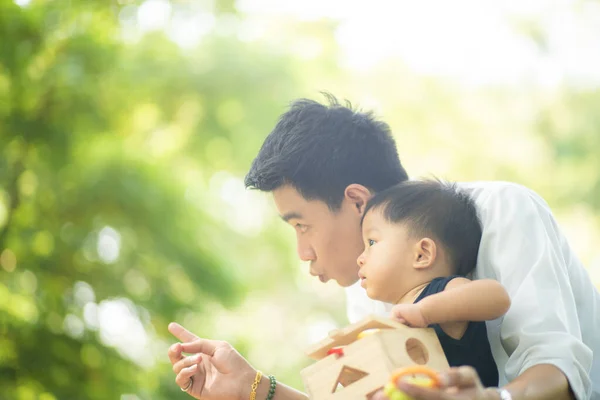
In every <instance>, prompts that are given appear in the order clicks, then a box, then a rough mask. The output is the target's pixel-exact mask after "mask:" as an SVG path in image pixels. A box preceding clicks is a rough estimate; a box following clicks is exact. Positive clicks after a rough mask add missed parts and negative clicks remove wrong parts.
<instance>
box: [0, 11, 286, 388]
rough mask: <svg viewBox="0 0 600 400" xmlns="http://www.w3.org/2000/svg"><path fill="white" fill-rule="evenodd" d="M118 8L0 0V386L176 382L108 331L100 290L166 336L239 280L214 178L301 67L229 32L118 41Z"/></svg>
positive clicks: (252, 146)
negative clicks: (195, 43) (172, 324)
mask: <svg viewBox="0 0 600 400" xmlns="http://www.w3.org/2000/svg"><path fill="white" fill-rule="evenodd" d="M61 3H62V4H61ZM225 8H228V7H225ZM119 12H120V6H119V5H118V4H117V3H114V2H113V3H112V4H111V3H110V2H108V1H95V2H94V1H70V2H68V3H65V2H51V1H48V2H45V1H37V2H35V1H34V2H33V3H31V4H29V5H28V6H27V7H19V6H18V5H16V4H15V3H14V2H13V1H12V0H2V1H1V2H0V121H1V123H0V149H1V156H0V199H1V200H2V203H1V205H0V208H1V209H2V213H0V216H1V217H2V218H0V253H1V254H2V266H3V268H2V269H0V388H1V390H0V398H7V399H16V398H19V399H29V398H42V397H39V396H41V395H42V394H44V393H45V394H46V396H47V397H46V398H57V399H81V398H88V399H111V398H119V396H120V395H121V394H122V393H138V394H139V395H140V396H143V397H145V398H153V399H158V398H167V397H169V398H173V397H174V396H175V395H176V394H177V393H178V395H179V396H185V395H183V394H181V392H180V391H179V390H178V388H177V387H176V386H175V385H174V384H173V383H172V376H171V375H170V374H168V373H167V374H165V371H168V367H166V368H163V369H161V370H160V372H161V374H162V375H161V376H163V377H165V379H166V380H167V381H168V384H160V383H161V381H160V380H158V379H156V377H154V378H153V377H152V374H153V373H152V372H150V373H149V371H148V368H147V366H146V367H145V368H139V366H138V365H136V363H135V362H132V360H131V359H128V358H127V357H124V355H123V353H122V352H121V353H120V352H119V351H117V349H115V347H118V346H115V347H111V346H109V345H107V342H108V341H107V340H102V338H101V336H102V334H101V331H99V329H98V326H97V322H96V327H95V328H94V325H95V324H94V322H93V321H94V320H95V319H97V315H96V314H98V310H99V309H100V306H99V305H100V303H101V302H102V301H103V300H107V299H119V298H128V299H130V301H129V302H128V303H127V304H129V305H130V311H131V313H132V314H133V315H136V316H139V318H140V319H141V320H142V322H143V323H144V324H145V326H146V328H147V329H149V330H150V331H153V330H154V328H153V327H155V329H156V330H158V331H160V334H161V335H162V336H165V333H166V326H167V323H168V322H169V321H171V320H174V319H176V318H177V317H181V315H184V314H185V311H186V310H193V311H194V312H196V313H200V314H202V313H204V314H208V313H210V310H209V309H206V308H205V307H204V306H203V304H210V301H211V299H212V301H214V302H219V303H222V304H224V305H226V306H232V305H234V304H239V300H240V299H241V298H242V296H243V295H244V293H245V292H246V290H247V285H248V283H247V282H248V280H247V279H245V278H246V272H244V271H243V270H242V271H241V270H240V262H241V261H243V260H244V258H243V257H245V256H248V255H249V254H251V253H248V252H246V253H244V254H243V255H240V254H232V251H231V250H232V249H234V248H236V247H239V248H242V249H243V248H244V246H247V245H243V244H242V242H243V241H245V239H244V238H243V235H240V234H238V233H236V232H233V231H232V230H231V229H229V228H227V227H224V226H223V224H222V223H221V222H220V220H219V217H218V216H215V214H216V212H224V211H225V210H224V209H223V208H220V209H218V208H214V207H213V208H212V209H211V208H210V204H211V203H212V204H215V203H216V202H217V201H218V199H214V198H211V197H210V194H209V190H208V186H209V184H210V178H211V176H213V175H214V174H215V172H217V171H220V170H228V171H230V172H231V173H232V174H233V173H237V174H240V173H241V171H243V170H244V169H245V168H246V167H247V165H248V164H249V162H250V160H251V158H252V156H253V154H254V152H255V151H256V148H257V147H258V146H259V144H260V142H261V138H262V137H263V136H264V134H265V132H267V131H268V129H269V128H270V127H271V124H272V121H273V119H274V117H275V116H276V115H277V113H278V112H279V111H280V110H281V109H282V107H283V106H284V105H285V100H283V101H282V99H289V98H290V97H292V93H293V92H292V89H293V87H294V79H293V78H292V77H291V76H290V74H289V73H287V69H288V67H287V65H286V62H285V60H283V59H282V57H280V56H278V55H277V54H272V53H270V52H269V50H268V49H264V48H260V47H257V46H254V47H248V46H243V45H242V44H241V43H240V42H239V41H237V40H234V39H232V38H227V37H214V38H211V39H209V40H206V41H205V42H203V44H202V46H201V48H197V49H195V50H194V51H193V52H190V54H185V52H184V51H182V50H181V49H180V48H178V47H177V46H176V45H175V44H174V43H172V42H171V41H170V40H168V38H166V37H165V35H164V34H163V33H159V32H154V33H149V34H147V35H144V36H143V37H141V38H140V39H139V41H137V42H135V43H130V44H127V43H126V42H125V41H123V40H121V39H120V32H121V28H120V26H119V18H118V16H119ZM238 142H242V143H244V145H243V146H233V145H232V143H238ZM275 243H277V241H275ZM250 282H251V281H250ZM82 296H83V300H82ZM88 303H91V304H96V307H89V306H88V307H87V308H86V305H87V304H88ZM94 310H96V312H95V313H94ZM146 310H149V311H150V312H148V311H146ZM88 312H89V313H88ZM84 321H85V323H84ZM115 323H118V322H115ZM84 326H85V328H84ZM198 333H200V334H202V333H204V332H202V331H201V332H198ZM131 334H133V332H132V333H131ZM133 340H135V338H133ZM139 340H140V341H141V340H143V338H139ZM165 354H166V353H165V352H164V351H163V349H161V351H160V353H158V355H159V356H160V358H163V359H164V358H165ZM130 358H131V357H130ZM138 361H139V360H138ZM153 363H154V359H153V358H151V361H150V365H152V364H153ZM155 371H157V372H156V373H158V370H156V369H155ZM149 374H150V375H149ZM138 387H142V390H141V391H140V390H138Z"/></svg>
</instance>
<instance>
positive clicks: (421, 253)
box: [413, 238, 437, 269]
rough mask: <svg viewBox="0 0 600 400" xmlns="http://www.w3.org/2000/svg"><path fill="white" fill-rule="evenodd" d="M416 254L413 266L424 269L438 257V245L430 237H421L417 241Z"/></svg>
mask: <svg viewBox="0 0 600 400" xmlns="http://www.w3.org/2000/svg"><path fill="white" fill-rule="evenodd" d="M414 249H415V252H414V254H415V256H414V259H413V267H414V268H416V269H422V268H427V267H430V266H431V265H432V264H433V263H434V262H435V258H436V257H437V247H436V245H435V242H434V241H433V240H432V239H430V238H423V239H420V240H419V241H418V242H417V243H415V247H414Z"/></svg>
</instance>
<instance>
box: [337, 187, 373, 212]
mask: <svg viewBox="0 0 600 400" xmlns="http://www.w3.org/2000/svg"><path fill="white" fill-rule="evenodd" d="M372 196H373V194H372V193H371V191H370V190H369V189H367V188H366V187H365V186H363V185H359V184H358V183H353V184H351V185H348V186H346V189H345V190H344V200H345V201H348V202H350V204H352V206H353V207H354V208H355V209H356V211H357V212H358V214H359V215H360V216H362V215H363V214H364V213H365V207H366V206H367V202H368V201H369V199H370V198H371V197H372Z"/></svg>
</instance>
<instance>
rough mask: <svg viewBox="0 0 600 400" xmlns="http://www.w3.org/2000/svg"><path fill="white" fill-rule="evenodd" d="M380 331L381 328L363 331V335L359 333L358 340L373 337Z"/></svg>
mask: <svg viewBox="0 0 600 400" xmlns="http://www.w3.org/2000/svg"><path fill="white" fill-rule="evenodd" d="M380 330H381V329H379V328H373V329H365V330H364V331H362V332H361V333H359V334H358V336H357V338H358V339H362V338H364V337H365V336H369V335H372V334H374V333H377V332H379V331H380Z"/></svg>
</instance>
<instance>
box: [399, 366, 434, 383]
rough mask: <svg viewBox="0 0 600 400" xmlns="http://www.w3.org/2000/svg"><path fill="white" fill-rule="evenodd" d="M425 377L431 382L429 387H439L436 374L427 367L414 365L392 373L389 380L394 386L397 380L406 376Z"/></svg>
mask: <svg viewBox="0 0 600 400" xmlns="http://www.w3.org/2000/svg"><path fill="white" fill-rule="evenodd" d="M417 374H418V375H425V376H427V377H428V378H429V379H430V381H431V387H439V386H440V378H438V374H437V372H435V371H434V370H432V369H431V368H428V367H423V366H420V365H415V366H412V367H406V368H402V369H398V370H396V371H394V373H393V374H392V377H391V378H390V382H392V383H393V384H394V385H397V384H398V380H399V379H400V378H402V377H405V376H407V375H417Z"/></svg>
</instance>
